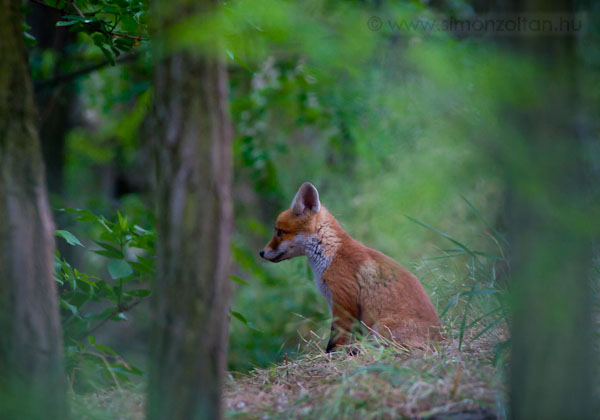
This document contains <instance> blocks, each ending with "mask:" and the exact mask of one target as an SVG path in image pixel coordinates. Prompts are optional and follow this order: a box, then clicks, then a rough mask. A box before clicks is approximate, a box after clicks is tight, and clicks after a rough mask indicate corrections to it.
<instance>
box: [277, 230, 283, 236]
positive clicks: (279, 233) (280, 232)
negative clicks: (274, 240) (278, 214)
mask: <svg viewBox="0 0 600 420" xmlns="http://www.w3.org/2000/svg"><path fill="white" fill-rule="evenodd" d="M281 235H283V230H281V229H277V236H278V237H281Z"/></svg>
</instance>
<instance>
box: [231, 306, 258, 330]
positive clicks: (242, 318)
mask: <svg viewBox="0 0 600 420" xmlns="http://www.w3.org/2000/svg"><path fill="white" fill-rule="evenodd" d="M231 315H233V316H234V317H235V318H236V319H238V320H239V321H240V322H241V323H242V324H244V325H245V326H247V327H248V328H250V329H251V330H254V331H258V332H261V331H260V330H259V329H258V328H256V325H254V323H252V322H249V321H248V320H247V319H246V317H245V316H244V315H242V314H241V313H239V312H235V311H231Z"/></svg>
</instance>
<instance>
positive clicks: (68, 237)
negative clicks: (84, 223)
mask: <svg viewBox="0 0 600 420" xmlns="http://www.w3.org/2000/svg"><path fill="white" fill-rule="evenodd" d="M56 236H60V237H61V238H63V239H64V240H65V241H67V243H68V244H69V245H73V246H81V247H84V248H85V246H83V244H82V243H81V242H80V241H79V239H77V237H76V236H75V235H73V234H72V233H71V232H69V231H67V230H57V231H56Z"/></svg>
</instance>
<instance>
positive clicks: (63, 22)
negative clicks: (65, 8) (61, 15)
mask: <svg viewBox="0 0 600 420" xmlns="http://www.w3.org/2000/svg"><path fill="white" fill-rule="evenodd" d="M76 23H79V21H77V20H59V21H58V22H56V26H71V25H75V24H76Z"/></svg>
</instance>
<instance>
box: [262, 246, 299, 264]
mask: <svg viewBox="0 0 600 420" xmlns="http://www.w3.org/2000/svg"><path fill="white" fill-rule="evenodd" d="M258 255H260V256H261V257H262V258H264V259H265V260H268V261H271V262H279V261H283V260H287V259H290V258H293V257H295V256H297V255H298V253H297V252H296V247H295V246H291V244H290V243H289V242H288V243H281V244H279V246H277V247H275V248H272V247H269V245H267V246H266V247H265V248H264V249H262V250H261V251H260V252H259V253H258Z"/></svg>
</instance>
